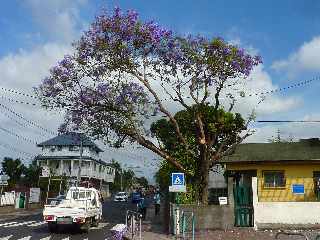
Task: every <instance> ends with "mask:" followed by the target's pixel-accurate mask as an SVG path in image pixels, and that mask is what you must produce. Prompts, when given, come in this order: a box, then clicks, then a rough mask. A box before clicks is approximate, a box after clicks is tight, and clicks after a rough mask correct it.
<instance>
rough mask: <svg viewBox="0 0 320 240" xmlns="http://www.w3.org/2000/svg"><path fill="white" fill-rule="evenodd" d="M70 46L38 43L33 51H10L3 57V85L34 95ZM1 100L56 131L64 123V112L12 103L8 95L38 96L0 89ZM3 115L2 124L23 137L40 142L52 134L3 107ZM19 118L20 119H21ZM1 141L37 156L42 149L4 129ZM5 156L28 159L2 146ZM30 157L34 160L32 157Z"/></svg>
mask: <svg viewBox="0 0 320 240" xmlns="http://www.w3.org/2000/svg"><path fill="white" fill-rule="evenodd" d="M70 51H71V49H70V48H69V47H66V46H63V45H58V44H54V43H48V44H45V45H43V46H38V47H36V48H34V49H33V50H31V51H25V50H20V51H19V52H18V53H17V54H9V55H7V56H5V57H3V58H1V59H0V72H1V80H2V81H1V84H0V86H1V87H4V88H6V89H12V90H17V91H19V92H23V93H28V94H33V90H32V88H33V87H35V86H37V85H39V84H40V82H41V79H42V78H43V77H45V76H46V75H47V74H48V73H49V68H50V67H51V66H52V65H54V64H55V63H56V62H57V61H58V60H59V59H61V58H62V57H63V55H64V54H66V53H68V52H70ZM0 97H1V98H2V97H3V98H2V99H1V103H2V104H4V105H5V106H7V107H8V108H10V109H12V110H13V111H15V112H16V113H18V114H20V115H22V116H23V117H24V118H26V119H28V120H31V121H32V122H34V123H35V124H38V125H40V126H42V127H44V128H46V129H48V130H50V131H52V132H56V130H57V127H58V125H59V124H60V123H61V119H62V115H61V114H59V113H55V112H47V111H45V110H43V109H41V107H40V106H28V105H24V104H18V103H15V102H10V101H8V100H7V98H10V99H13V100H16V101H24V102H32V103H37V100H36V99H33V98H29V97H25V96H21V95H18V94H14V93H12V92H6V91H3V90H0ZM0 112H1V118H0V127H3V128H5V129H7V130H9V131H10V132H13V133H15V134H18V135H20V136H21V137H24V138H28V139H31V140H33V141H36V142H40V141H44V140H46V139H47V138H50V137H52V135H50V134H49V135H47V133H46V132H45V131H43V130H41V129H39V128H37V127H35V126H30V124H28V123H27V122H26V121H24V120H22V119H20V118H19V117H17V116H15V115H14V114H12V113H11V112H10V111H7V110H5V109H4V108H2V107H0ZM17 121H18V122H17ZM0 136H1V141H0V144H1V143H6V144H9V145H10V146H11V147H15V148H18V149H20V150H22V151H25V152H29V153H31V154H33V155H36V153H37V152H38V151H39V150H38V148H37V147H36V145H35V144H32V143H28V142H26V141H23V140H21V139H19V138H16V137H14V136H12V135H10V134H9V133H7V132H5V131H3V130H1V131H0ZM1 150H2V151H1V157H4V156H12V157H22V158H26V157H27V158H28V156H25V155H21V154H20V153H18V152H15V151H13V150H12V149H10V148H7V149H5V150H3V147H1ZM26 160H31V159H30V158H28V159H26Z"/></svg>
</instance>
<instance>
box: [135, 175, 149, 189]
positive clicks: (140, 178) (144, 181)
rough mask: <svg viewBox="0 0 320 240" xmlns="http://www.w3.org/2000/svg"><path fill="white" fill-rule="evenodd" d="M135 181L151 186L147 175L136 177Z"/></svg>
mask: <svg viewBox="0 0 320 240" xmlns="http://www.w3.org/2000/svg"><path fill="white" fill-rule="evenodd" d="M135 181H136V182H137V183H138V184H139V185H140V186H142V187H144V188H148V186H149V183H148V180H147V179H146V178H145V177H136V178H135Z"/></svg>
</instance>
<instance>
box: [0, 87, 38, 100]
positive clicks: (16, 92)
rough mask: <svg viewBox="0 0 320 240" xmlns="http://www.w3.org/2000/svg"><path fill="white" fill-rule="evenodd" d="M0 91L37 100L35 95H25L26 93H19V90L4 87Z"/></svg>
mask: <svg viewBox="0 0 320 240" xmlns="http://www.w3.org/2000/svg"><path fill="white" fill-rule="evenodd" d="M0 89H1V90H3V91H5V92H10V93H15V94H18V95H21V96H25V97H30V98H33V99H37V97H36V96H34V95H31V94H28V93H24V92H21V91H18V90H14V89H9V88H4V87H0Z"/></svg>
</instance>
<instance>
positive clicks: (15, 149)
mask: <svg viewBox="0 0 320 240" xmlns="http://www.w3.org/2000/svg"><path fill="white" fill-rule="evenodd" d="M0 146H2V147H4V148H6V149H8V148H9V149H11V150H13V151H15V152H18V153H20V154H23V155H28V156H30V157H33V156H34V154H31V153H28V152H25V151H22V150H20V149H18V148H15V147H13V146H11V145H9V144H7V143H3V142H0Z"/></svg>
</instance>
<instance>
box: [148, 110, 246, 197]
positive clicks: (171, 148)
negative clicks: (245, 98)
mask: <svg viewBox="0 0 320 240" xmlns="http://www.w3.org/2000/svg"><path fill="white" fill-rule="evenodd" d="M197 114H198V115H200V116H201V119H202V122H203V126H204V133H205V137H206V140H208V141H212V144H211V149H210V150H211V152H212V153H215V152H217V151H218V149H220V147H221V148H222V151H224V150H225V149H228V148H229V147H230V146H231V145H232V144H233V143H235V142H236V141H237V140H238V139H239V134H240V132H241V131H242V130H244V129H245V121H244V119H243V118H242V117H241V115H240V114H239V113H231V112H227V111H225V110H224V109H221V108H220V109H217V110H215V108H214V107H213V106H209V105H207V104H203V105H200V106H199V105H197V106H193V107H192V108H191V109H190V110H182V111H179V112H177V113H176V114H175V116H174V118H175V119H176V121H177V122H178V124H179V126H181V128H180V131H181V133H182V134H183V136H184V137H185V139H187V142H188V144H189V146H190V148H191V149H192V151H193V152H194V154H193V155H192V154H190V153H189V152H187V151H186V150H185V148H184V147H183V146H182V145H181V144H180V142H179V139H178V138H177V134H176V132H175V129H174V127H173V125H172V123H171V122H170V121H168V120H166V119H160V120H158V121H157V122H154V123H152V125H151V133H152V134H153V136H155V137H156V138H157V139H158V141H159V142H160V143H161V144H162V145H163V148H164V149H165V150H166V151H167V152H168V153H169V154H170V155H171V156H174V157H175V159H177V160H178V162H179V163H180V164H182V166H183V167H184V168H185V169H187V170H188V171H189V172H191V173H192V174H191V175H190V176H189V175H188V176H187V179H186V182H187V191H188V192H187V193H182V194H180V201H181V203H192V202H196V201H197V199H198V194H199V191H200V188H201V186H199V181H198V179H199V178H200V177H201V171H200V167H201V163H200V161H199V159H200V149H199V143H198V142H197V138H198V133H197V126H196V115H197ZM221 144H223V145H221ZM208 145H209V144H208ZM176 171H179V170H178V169H176V168H175V167H174V166H173V165H171V164H170V163H168V162H167V161H163V162H162V164H161V166H160V169H159V171H158V172H157V173H156V175H155V179H156V182H157V183H158V184H159V185H160V187H161V188H162V189H167V188H168V186H169V185H170V184H171V183H170V181H171V173H172V172H176Z"/></svg>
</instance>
